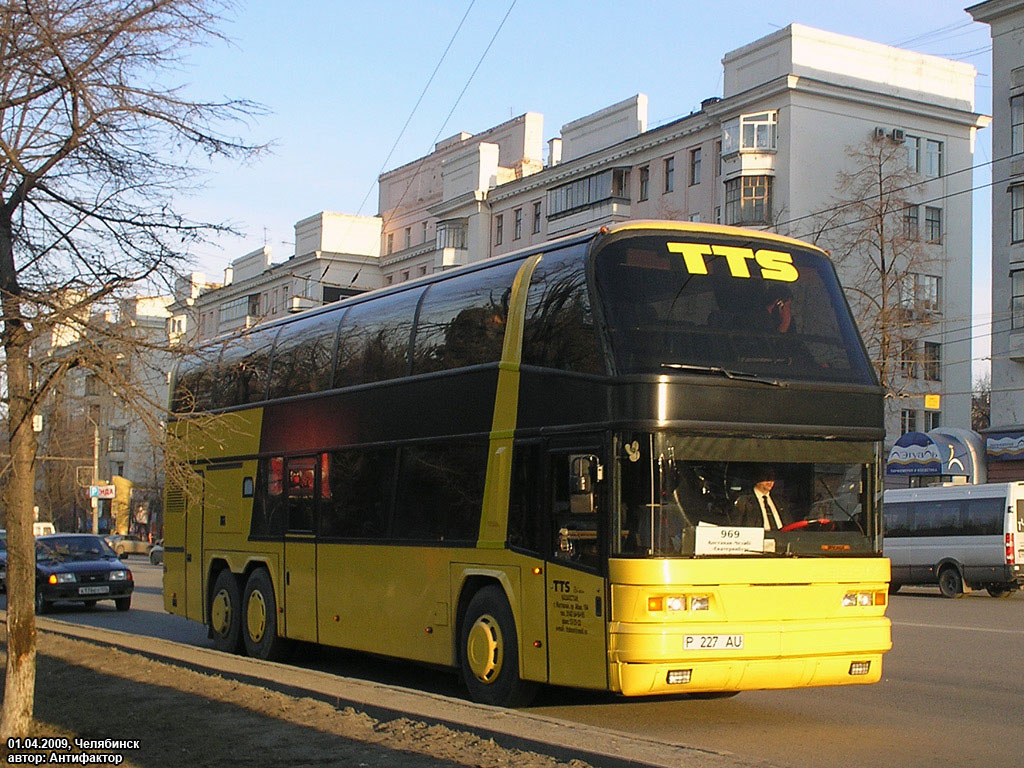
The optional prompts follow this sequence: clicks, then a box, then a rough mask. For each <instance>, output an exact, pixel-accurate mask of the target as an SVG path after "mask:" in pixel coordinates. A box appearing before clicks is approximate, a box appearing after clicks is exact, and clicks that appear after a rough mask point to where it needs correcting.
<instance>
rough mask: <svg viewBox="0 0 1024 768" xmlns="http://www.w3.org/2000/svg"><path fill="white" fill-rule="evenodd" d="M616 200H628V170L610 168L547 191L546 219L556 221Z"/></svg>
mask: <svg viewBox="0 0 1024 768" xmlns="http://www.w3.org/2000/svg"><path fill="white" fill-rule="evenodd" d="M616 198H617V199H620V200H625V201H628V200H629V169H628V168H612V169H610V170H607V171H602V172H601V173H595V174H594V175H593V176H586V177H584V178H582V179H577V180H576V181H571V182H569V183H568V184H563V185H562V186H560V187H555V188H554V189H551V190H548V218H549V219H556V218H558V217H559V216H566V215H568V214H570V213H573V212H575V211H578V210H580V209H582V208H586V207H588V206H591V205H595V204H597V203H602V202H604V201H606V200H611V199H616Z"/></svg>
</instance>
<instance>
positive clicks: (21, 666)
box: [0, 219, 36, 744]
mask: <svg viewBox="0 0 1024 768" xmlns="http://www.w3.org/2000/svg"><path fill="white" fill-rule="evenodd" d="M0 290H2V302H0V303H2V306H3V317H4V329H3V346H4V350H5V352H6V354H7V394H8V403H9V410H8V425H7V428H8V431H9V432H10V446H11V465H10V474H9V476H8V480H7V484H6V488H5V507H6V509H7V677H6V679H5V681H4V702H3V716H2V718H0V744H6V743H7V739H9V738H12V737H19V736H20V737H25V736H28V735H29V732H30V729H31V726H32V711H33V706H34V704H35V686H36V617H35V591H36V588H35V585H36V557H35V541H34V539H33V536H32V507H33V498H34V491H35V454H36V437H35V433H34V432H33V431H32V377H31V369H30V367H29V347H30V339H29V332H28V329H27V328H26V326H25V323H24V320H23V318H22V312H21V303H20V300H19V294H20V291H19V289H18V280H17V273H16V271H15V268H14V256H13V242H12V238H11V222H10V219H7V220H6V221H0Z"/></svg>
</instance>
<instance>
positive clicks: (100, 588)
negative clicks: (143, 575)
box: [36, 533, 135, 614]
mask: <svg viewBox="0 0 1024 768" xmlns="http://www.w3.org/2000/svg"><path fill="white" fill-rule="evenodd" d="M134 589H135V581H134V579H133V578H132V572H131V571H130V570H129V569H128V566H126V565H125V564H124V563H123V562H122V558H121V557H119V556H118V555H117V554H115V553H114V550H112V549H111V548H110V545H109V544H107V542H106V541H104V539H103V537H102V536H95V535H93V534H91V533H58V534H55V535H52V536H40V537H39V538H37V539H36V613H37V614H43V613H46V612H47V611H48V610H50V606H51V605H52V604H53V603H55V602H58V601H62V600H67V601H75V602H81V603H85V605H86V606H87V607H92V606H94V605H96V603H97V602H99V601H100V600H113V601H114V605H115V606H116V607H117V610H119V611H127V610H128V609H129V608H131V605H132V592H133V591H134Z"/></svg>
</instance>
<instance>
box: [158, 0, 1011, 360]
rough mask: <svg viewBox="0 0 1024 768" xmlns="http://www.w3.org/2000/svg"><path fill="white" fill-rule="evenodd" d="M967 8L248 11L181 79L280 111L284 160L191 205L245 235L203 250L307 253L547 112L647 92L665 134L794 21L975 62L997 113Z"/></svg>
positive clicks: (354, 6)
mask: <svg viewBox="0 0 1024 768" xmlns="http://www.w3.org/2000/svg"><path fill="white" fill-rule="evenodd" d="M964 7H966V4H963V5H962V4H960V3H958V2H949V0H901V1H900V2H892V0H886V1H884V2H883V1H878V0H860V1H859V2H856V3H850V2H833V1H832V0H810V1H809V2H776V3H752V2H738V0H718V1H717V2H715V3H690V2H681V1H680V0H676V1H675V2H667V1H660V0H659V1H653V0H648V1H646V2H621V0H615V1H609V0H447V2H436V1H435V2H419V1H418V0H406V1H405V2H399V1H398V0H394V1H392V0H376V1H375V2H369V1H364V0H345V1H344V2H341V1H339V0H335V1H334V2H332V1H331V0H295V2H291V3H282V2H280V0H252V1H251V2H244V1H242V0H240V2H239V3H238V5H237V7H236V9H235V11H234V12H233V13H232V15H230V16H229V17H227V19H226V21H225V23H224V24H223V26H222V31H223V33H224V34H225V35H226V37H227V38H228V42H223V43H221V42H218V43H215V44H213V45H210V46H208V47H206V48H203V49H198V50H194V51H188V52H185V53H184V69H183V70H182V71H181V72H180V73H178V74H179V77H180V78H181V82H182V83H183V84H184V85H185V87H186V89H187V91H188V92H189V93H190V94H192V95H194V96H197V97H200V98H216V99H219V98H223V97H231V98H246V99H251V100H253V101H255V102H257V103H259V104H261V105H262V106H263V107H264V108H265V110H266V114H263V115H261V116H259V117H258V118H256V119H254V120H252V121H251V122H250V123H249V124H248V125H246V126H241V127H240V128H242V130H241V132H240V135H241V136H242V138H244V139H246V140H248V141H250V142H255V143H264V142H269V143H271V145H272V147H271V151H270V152H269V153H267V154H265V155H263V156H262V157H261V158H259V159H258V160H256V161H255V162H252V163H250V164H248V165H246V166H239V165H237V164H232V163H227V162H215V163H213V164H211V165H210V166H209V167H208V168H207V171H208V173H207V175H206V176H205V177H204V178H203V180H202V181H203V186H202V188H201V189H199V190H197V191H196V192H194V193H193V194H191V195H190V196H189V197H187V198H184V199H182V200H180V201H177V202H178V207H179V208H180V209H181V210H183V211H184V212H185V213H186V214H189V215H191V216H193V217H196V218H200V219H203V220H207V221H215V222H229V223H231V224H232V225H234V226H235V227H236V228H237V229H238V230H240V232H241V233H242V236H239V237H233V236H225V237H222V238H221V239H219V240H218V241H217V242H216V243H215V244H213V245H210V246H203V247H201V248H200V249H198V250H197V251H196V252H195V253H194V257H195V260H196V263H197V269H199V270H201V271H204V272H205V273H206V274H207V277H208V279H211V280H219V279H221V278H222V276H223V270H224V267H226V266H227V265H228V263H229V262H230V261H231V260H232V259H235V258H237V257H239V256H242V255H244V254H246V253H248V252H250V251H252V250H255V249H257V248H260V247H262V246H264V245H269V246H271V248H272V251H273V257H274V261H283V260H284V259H286V258H288V257H289V256H290V255H292V253H293V238H294V230H293V225H294V223H295V222H296V221H299V220H300V219H303V218H305V217H307V216H310V215H313V214H315V213H317V212H319V211H324V210H326V211H338V212H342V213H359V214H363V215H374V214H376V213H377V187H376V179H377V176H378V175H379V174H380V173H381V172H382V171H385V170H389V169H392V168H395V167H398V166H400V165H403V164H405V163H408V162H411V161H413V160H415V159H417V158H419V157H421V156H423V155H425V154H427V153H429V152H430V151H431V150H432V149H433V146H434V144H435V143H436V142H437V141H438V140H440V139H443V138H446V137H448V136H451V135H453V134H455V133H458V132H459V131H467V132H469V133H479V132H481V131H484V130H486V129H487V128H489V127H491V126H494V125H497V124H499V123H501V122H504V121H505V120H508V119H509V118H510V117H513V116H516V115H520V114H522V113H524V112H539V113H541V114H543V115H544V137H545V139H548V138H552V137H555V136H557V135H558V133H559V130H560V129H561V126H562V125H564V124H566V123H568V122H570V121H572V120H575V119H577V118H579V117H582V116H584V115H587V114H590V113H592V112H595V111H597V110H599V109H601V108H603V107H605V106H608V105H610V104H613V103H615V102H618V101H621V100H622V99H626V98H628V97H630V96H633V95H635V94H637V93H644V94H646V95H647V96H648V97H649V99H650V103H649V110H648V127H655V126H657V125H660V124H662V123H665V122H668V121H670V120H673V119H675V118H677V117H681V116H684V115H686V114H689V113H690V112H692V111H694V110H696V109H699V108H700V102H701V101H702V100H703V99H705V98H708V97H709V96H720V95H721V93H722V65H721V59H722V57H723V55H724V54H725V53H727V52H728V51H731V50H733V49H736V48H739V47H741V46H743V45H745V44H747V43H750V42H753V41H754V40H756V39H758V38H761V37H763V36H765V35H769V34H771V33H772V32H774V31H776V30H778V29H780V28H783V27H785V26H787V25H788V24H790V23H794V22H795V23H800V24H805V25H808V26H811V27H817V28H819V29H824V30H828V31H830V32H837V33H839V34H844V35H850V36H853V37H859V38H863V39H866V40H871V41H874V42H879V43H885V44H888V45H895V46H899V47H902V48H907V49H910V50H914V51H919V52H921V53H927V54H932V55H936V56H944V57H947V58H951V59H956V60H958V61H963V62H967V63H969V64H971V65H973V66H974V67H975V68H976V69H977V71H978V77H977V81H976V104H975V110H976V111H977V112H981V113H984V114H991V94H992V87H991V86H992V83H991V77H990V75H991V39H990V36H989V28H988V26H987V25H984V24H978V23H975V22H973V21H972V19H971V17H970V15H969V14H967V13H966V12H964V10H963V9H964ZM460 24H461V26H460ZM456 31H457V34H456ZM435 70H436V72H435ZM431 78H432V79H431ZM428 82H429V86H428ZM421 97H422V98H421ZM417 102H419V103H418V106H417ZM236 130H238V128H236ZM989 133H990V132H989V131H988V130H983V131H981V132H980V133H979V137H978V142H977V145H976V151H975V160H974V162H975V165H976V166H979V165H980V167H979V168H978V170H976V171H975V177H974V184H975V186H976V187H978V190H977V191H976V192H975V196H974V212H975V213H974V222H973V225H974V262H975V268H974V271H975V274H974V318H975V319H974V322H975V325H976V326H978V327H976V328H975V351H974V357H975V360H974V368H975V374H976V375H978V374H981V373H983V372H984V371H985V370H986V369H987V355H988V330H987V327H986V326H987V324H988V322H989V319H990V316H991V310H990V288H989V285H990V267H991V259H990V253H991V248H990V211H991V196H990V194H989V188H988V187H987V186H985V185H986V184H988V183H989V182H990V179H991V177H990V174H989V172H988V166H987V165H984V164H985V163H987V162H988V161H990V160H991V159H992V158H991V148H990V147H991V141H990V137H989ZM949 170H955V169H949Z"/></svg>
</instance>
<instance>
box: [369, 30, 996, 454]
mask: <svg viewBox="0 0 1024 768" xmlns="http://www.w3.org/2000/svg"><path fill="white" fill-rule="evenodd" d="M722 64H723V67H724V89H723V93H722V96H721V97H713V98H709V99H707V100H705V102H704V103H703V105H702V108H701V110H700V111H698V112H696V113H693V114H691V115H689V116H687V117H684V118H682V119H680V120H676V121H673V122H671V123H668V124H666V125H662V126H658V127H653V128H652V127H649V126H648V119H647V114H648V102H647V97H646V96H644V95H642V94H640V95H637V96H634V97H632V98H630V99H626V100H624V101H621V102H619V103H616V104H613V105H611V106H609V107H607V108H605V109H602V110H600V111H598V112H596V113H594V114H592V115H588V116H586V117H582V118H580V119H578V120H575V121H573V122H571V123H569V124H567V125H565V126H563V127H562V129H561V132H560V135H559V136H558V137H557V138H554V139H552V140H550V141H549V143H548V158H547V162H546V164H545V165H544V166H540V165H539V163H538V162H537V158H538V156H539V154H540V152H541V148H542V147H541V142H540V138H539V137H540V135H541V117H540V116H539V115H536V114H533V113H529V114H526V115H523V116H521V117H519V118H516V119H515V120H513V121H510V122H508V123H504V124H503V125H501V126H498V127H496V128H492V129H491V130H490V131H488V132H486V133H484V134H480V135H476V136H471V135H469V134H466V133H462V134H459V135H457V136H454V137H452V138H451V139H448V140H446V141H445V142H441V143H440V144H438V146H437V148H436V149H435V152H434V153H432V154H431V155H428V156H427V157H425V158H422V159H421V160H419V161H416V162H414V163H410V164H408V165H406V166H403V167H402V168H400V169H397V170H396V171H392V172H389V173H387V174H384V175H383V176H381V179H380V209H379V210H380V214H379V215H380V216H381V219H382V222H383V228H382V254H384V255H383V256H382V258H381V269H382V272H383V280H384V283H385V284H391V283H397V282H401V281H403V280H406V279H411V278H414V277H417V276H419V275H422V274H426V273H427V272H428V271H431V270H434V269H439V268H444V267H448V266H454V265H457V264H463V263H466V261H467V260H470V259H479V258H487V257H490V256H496V255H500V254H504V253H507V252H509V251H512V250H515V249H518V248H522V247H526V246H529V245H531V244H533V243H537V242H540V241H543V240H547V239H551V238H556V237H560V236H563V235H568V234H571V233H574V232H578V231H580V230H583V229H586V228H589V227H595V226H599V225H601V224H607V223H611V222H615V221H621V220H624V219H650V218H673V219H682V220H691V221H703V222H715V223H724V224H737V225H743V226H752V227H773V228H776V229H778V230H779V231H780V232H782V233H784V234H789V235H793V236H797V237H804V238H807V237H808V236H809V235H810V234H811V233H812V232H813V229H814V227H813V224H812V222H813V220H814V215H815V214H817V213H819V212H821V211H824V210H826V209H828V208H830V207H831V206H833V204H834V200H835V196H836V193H837V190H836V181H837V175H838V174H839V173H840V171H843V170H849V169H850V162H851V161H850V158H849V156H848V154H847V149H848V148H850V147H854V146H857V145H859V144H862V143H864V142H867V141H870V140H872V139H874V138H875V137H876V136H877V137H879V140H884V141H895V142H899V143H901V144H902V145H903V146H905V148H906V158H907V163H908V165H910V166H911V168H912V170H913V171H914V172H915V173H914V178H915V180H916V182H917V185H916V186H915V187H914V189H913V190H911V191H910V192H908V197H909V199H910V203H911V210H908V213H907V218H908V219H910V218H911V217H913V224H914V225H915V231H917V228H918V227H919V228H920V232H921V239H922V242H923V243H925V245H924V248H925V250H926V251H927V252H928V253H929V255H930V257H931V258H930V259H929V264H930V266H929V268H928V270H927V272H922V274H920V275H916V274H915V275H912V276H911V277H913V278H914V281H915V287H914V288H913V289H911V293H912V294H913V296H914V297H916V301H917V302H918V303H919V304H920V303H923V304H924V305H925V306H927V308H928V314H929V326H928V329H927V331H926V332H925V333H924V334H923V335H922V337H921V338H920V339H919V340H918V342H917V343H918V344H919V345H920V348H919V349H917V350H916V355H917V357H918V358H923V360H924V361H925V364H923V365H914V366H908V375H907V378H908V380H907V381H906V382H905V387H904V388H903V391H904V393H905V396H903V397H901V398H897V399H893V400H892V401H891V402H890V407H889V411H888V414H887V434H888V435H889V441H890V442H891V441H893V440H895V439H896V437H898V436H899V435H900V434H901V433H903V432H907V431H916V430H921V431H925V430H929V429H932V428H935V427H939V426H954V427H965V428H969V427H970V391H971V338H970V336H971V334H970V325H971V323H970V317H971V198H970V195H969V194H966V193H967V192H968V190H969V189H970V187H971V174H970V172H969V170H967V169H970V167H971V165H972V157H973V146H974V136H975V132H976V130H977V129H978V128H980V127H983V126H985V125H987V123H988V119H987V118H986V117H985V116H983V115H979V114H977V113H975V111H974V79H975V74H976V73H975V70H974V68H973V67H972V66H970V65H967V64H963V63H960V62H955V61H950V60H947V59H942V58H939V57H935V56H927V55H923V54H918V53H913V52H910V51H905V50H901V49H897V48H893V47H890V46H885V45H880V44H877V43H872V42H867V41H864V40H858V39H855V38H851V37H846V36H843V35H838V34H833V33H830V32H824V31H821V30H816V29H811V28H809V27H805V26H801V25H798V24H793V25H790V26H789V27H787V28H785V29H783V30H780V31H778V32H776V33H774V34H772V35H769V36H767V37H765V38H762V39H760V40H757V41H755V42H753V43H751V44H749V45H747V46H744V47H742V48H739V49H737V50H735V51H731V52H729V53H727V54H726V55H725V57H724V58H723V61H722ZM510 134H511V136H510ZM510 139H512V140H510ZM431 230H434V231H436V233H437V236H436V237H435V238H434V242H433V243H432V242H431V238H430V237H429V233H430V231H431ZM843 276H844V275H843V274H842V272H841V274H840V277H841V278H842V277H843ZM846 278H847V279H848V280H849V279H851V278H850V276H849V275H847V276H846ZM922 299H923V302H922ZM926 394H929V395H938V396H939V397H938V398H934V397H933V398H929V407H928V408H926V407H925V397H924V396H925V395H926ZM936 400H937V401H938V405H937V406H936V405H935V403H936Z"/></svg>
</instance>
